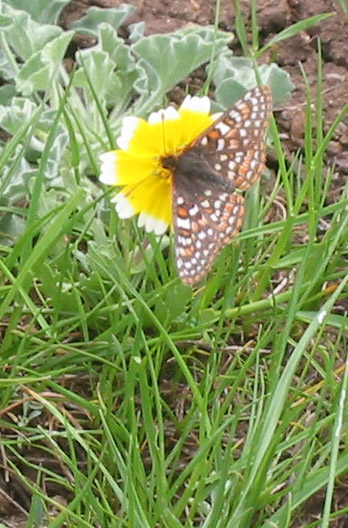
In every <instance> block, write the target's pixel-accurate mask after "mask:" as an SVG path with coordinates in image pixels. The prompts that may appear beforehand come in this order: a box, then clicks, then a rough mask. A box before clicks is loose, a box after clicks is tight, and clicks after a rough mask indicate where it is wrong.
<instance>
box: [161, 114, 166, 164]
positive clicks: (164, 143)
mask: <svg viewBox="0 0 348 528" xmlns="http://www.w3.org/2000/svg"><path fill="white" fill-rule="evenodd" d="M161 119H162V143H163V152H164V154H166V135H165V130H164V112H163V111H162V112H161Z"/></svg>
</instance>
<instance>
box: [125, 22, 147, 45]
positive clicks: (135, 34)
mask: <svg viewBox="0 0 348 528" xmlns="http://www.w3.org/2000/svg"><path fill="white" fill-rule="evenodd" d="M128 29H129V37H128V38H129V41H130V42H131V43H132V44H133V43H134V42H136V41H137V40H139V39H141V38H143V37H144V31H145V22H136V23H135V24H130V25H129V26H128Z"/></svg>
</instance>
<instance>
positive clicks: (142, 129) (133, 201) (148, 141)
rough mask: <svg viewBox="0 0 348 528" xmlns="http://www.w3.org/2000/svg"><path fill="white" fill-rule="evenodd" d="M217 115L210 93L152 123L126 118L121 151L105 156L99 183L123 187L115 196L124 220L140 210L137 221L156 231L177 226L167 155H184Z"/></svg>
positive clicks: (160, 114)
mask: <svg viewBox="0 0 348 528" xmlns="http://www.w3.org/2000/svg"><path fill="white" fill-rule="evenodd" d="M216 117H217V116H216V115H210V100H209V98H208V97H206V96H204V97H197V96H195V97H191V96H189V95H188V96H187V97H186V98H185V100H184V101H183V103H182V105H181V106H180V108H179V109H178V110H176V109H175V108H174V107H172V106H169V107H168V108H166V109H164V110H160V111H158V112H153V113H152V114H151V115H150V116H149V118H148V120H147V121H145V120H144V119H141V118H138V117H134V116H130V117H125V118H124V119H123V122H122V129H121V135H120V137H119V138H118V140H117V144H118V146H119V149H118V150H112V151H111V152H106V153H104V154H102V155H101V156H100V159H101V162H102V163H101V174H100V181H101V182H102V183H105V184H108V185H114V186H119V187H121V190H120V192H119V193H118V194H117V195H116V196H115V197H114V198H113V201H114V202H115V204H116V211H117V213H118V215H119V217H120V218H130V217H132V216H134V215H137V214H138V215H139V217H138V225H139V226H140V227H144V228H145V230H146V231H148V232H151V231H152V232H154V233H155V234H156V235H161V234H163V233H164V232H165V231H166V229H167V228H168V226H171V225H172V223H173V214H172V185H173V181H172V178H173V175H172V173H171V171H170V170H169V169H167V168H165V167H163V165H162V159H163V158H164V157H166V156H177V155H179V154H180V153H181V152H182V151H183V150H184V149H185V148H186V147H187V146H188V145H190V144H191V143H192V142H193V141H194V140H195V139H196V138H197V137H198V136H199V135H200V134H201V133H202V132H203V131H204V130H206V129H207V128H208V127H209V126H210V125H211V124H212V123H213V122H214V121H215V119H216Z"/></svg>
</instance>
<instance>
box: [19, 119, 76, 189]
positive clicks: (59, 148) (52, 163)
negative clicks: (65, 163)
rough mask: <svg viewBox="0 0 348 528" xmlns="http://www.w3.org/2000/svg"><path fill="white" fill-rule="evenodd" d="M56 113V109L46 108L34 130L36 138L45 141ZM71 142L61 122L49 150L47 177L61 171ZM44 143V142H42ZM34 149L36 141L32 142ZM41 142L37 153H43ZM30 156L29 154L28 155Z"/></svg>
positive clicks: (54, 175)
mask: <svg viewBox="0 0 348 528" xmlns="http://www.w3.org/2000/svg"><path fill="white" fill-rule="evenodd" d="M55 115H56V111H55V110H46V111H45V112H43V113H42V114H41V116H40V121H39V123H38V126H37V128H36V129H35V131H34V134H35V135H34V138H38V140H41V141H42V142H44V141H45V140H46V138H47V137H48V134H49V133H50V130H51V128H52V124H53V121H54V118H55ZM68 143H69V134H68V132H67V130H66V128H65V126H64V125H63V124H62V123H59V124H58V126H57V128H56V133H55V137H54V141H53V144H52V147H51V149H50V152H49V157H48V160H47V165H46V168H45V177H46V178H47V179H53V178H56V177H57V175H58V172H59V170H58V169H59V166H60V163H61V159H62V157H63V155H64V151H65V149H66V147H67V145H68ZM42 145H44V143H42ZM30 146H31V148H32V149H35V147H36V145H35V143H34V142H31V143H30ZM41 150H42V149H40V143H38V144H37V154H38V155H41ZM27 156H28V155H27Z"/></svg>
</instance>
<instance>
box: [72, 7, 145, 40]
mask: <svg viewBox="0 0 348 528" xmlns="http://www.w3.org/2000/svg"><path fill="white" fill-rule="evenodd" d="M134 11H135V7H134V6H130V5H127V4H121V5H120V7H119V8H118V9H113V8H110V9H102V8H100V7H94V6H93V7H90V8H89V9H88V11H87V13H86V16H85V17H83V18H81V19H80V20H78V21H77V22H74V24H71V27H72V28H74V29H76V30H77V31H78V32H79V33H83V34H85V35H90V36H97V35H98V26H99V24H101V23H103V22H105V23H107V24H110V25H111V26H112V27H113V28H115V29H116V28H118V27H119V26H121V25H122V24H123V23H124V22H125V21H126V20H127V18H128V17H129V16H130V15H131V14H132V13H133V12H134Z"/></svg>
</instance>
